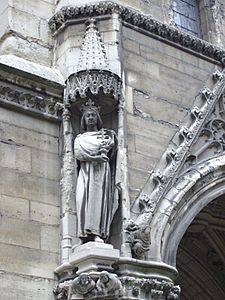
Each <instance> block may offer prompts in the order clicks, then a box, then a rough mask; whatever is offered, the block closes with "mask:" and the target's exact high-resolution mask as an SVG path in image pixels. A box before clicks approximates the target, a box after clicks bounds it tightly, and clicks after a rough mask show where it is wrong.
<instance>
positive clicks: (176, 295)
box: [166, 285, 181, 300]
mask: <svg viewBox="0 0 225 300" xmlns="http://www.w3.org/2000/svg"><path fill="white" fill-rule="evenodd" d="M180 292H181V288H180V287H179V285H175V286H173V287H171V289H170V290H169V291H168V294H167V295H166V300H179V299H180Z"/></svg>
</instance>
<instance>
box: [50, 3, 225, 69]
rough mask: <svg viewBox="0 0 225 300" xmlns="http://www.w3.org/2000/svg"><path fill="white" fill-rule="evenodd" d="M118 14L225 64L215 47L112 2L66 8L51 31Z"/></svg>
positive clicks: (147, 29) (53, 20) (128, 20)
mask: <svg viewBox="0 0 225 300" xmlns="http://www.w3.org/2000/svg"><path fill="white" fill-rule="evenodd" d="M112 13H118V14H119V15H120V17H121V19H122V20H123V21H125V22H126V23H128V24H131V25H135V26H137V27H139V28H141V29H144V30H146V31H148V32H150V33H152V34H155V35H158V36H160V37H162V38H165V39H167V40H169V41H171V42H174V43H176V44H179V45H181V46H183V47H186V48H189V49H191V50H193V51H196V52H198V53H201V54H203V55H205V56H208V57H211V58H213V59H215V60H218V61H219V62H220V63H222V64H224V62H225V52H224V51H223V50H222V49H220V48H217V47H215V46H214V45H212V44H210V43H208V42H206V41H203V40H201V39H198V38H197V37H194V36H190V35H188V34H186V33H184V32H182V31H179V30H177V29H176V28H173V27H170V26H168V25H166V24H163V23H160V22H159V21H157V20H154V19H152V18H151V17H149V16H148V15H145V14H142V13H140V12H138V11H136V10H134V9H131V8H128V7H125V6H122V5H119V4H117V3H114V2H111V1H103V2H102V1H101V2H97V3H93V4H87V5H81V6H74V7H73V6H66V7H62V8H61V10H59V11H58V12H57V13H56V14H55V15H54V16H53V17H52V18H51V19H50V21H49V26H50V29H51V31H52V32H53V33H55V32H56V31H57V30H58V29H60V27H61V26H62V25H63V24H65V23H66V22H67V21H70V20H74V19H79V18H84V17H85V18H89V17H96V16H102V15H110V14H112Z"/></svg>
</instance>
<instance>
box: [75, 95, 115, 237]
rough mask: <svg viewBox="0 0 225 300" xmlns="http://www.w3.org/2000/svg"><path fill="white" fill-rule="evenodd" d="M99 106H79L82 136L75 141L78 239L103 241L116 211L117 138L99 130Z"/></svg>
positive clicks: (108, 131)
mask: <svg viewBox="0 0 225 300" xmlns="http://www.w3.org/2000/svg"><path fill="white" fill-rule="evenodd" d="M99 109H100V108H99V107H97V106H96V105H95V103H94V102H93V101H92V100H91V99H89V100H88V102H87V103H86V104H85V105H82V108H81V112H82V118H81V133H80V134H79V135H77V137H76V138H75V141H74V155H75V158H76V159H77V160H78V169H79V170H78V178H77V188H76V207H77V220H78V237H79V238H81V239H82V240H83V242H86V241H96V242H104V241H105V240H106V239H107V238H108V237H109V231H110V225H111V222H112V219H113V216H114V214H115V211H116V209H117V206H118V205H117V201H116V197H115V196H114V191H115V154H116V147H117V137H116V133H115V132H114V131H113V130H109V129H104V128H102V120H101V117H100V114H99Z"/></svg>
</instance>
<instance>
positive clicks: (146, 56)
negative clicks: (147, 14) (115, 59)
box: [122, 26, 216, 200]
mask: <svg viewBox="0 0 225 300" xmlns="http://www.w3.org/2000/svg"><path fill="white" fill-rule="evenodd" d="M122 47H123V68H124V73H125V86H126V93H125V98H126V108H127V134H128V165H129V180H130V192H131V198H132V200H133V198H134V197H135V196H137V195H138V193H139V191H140V190H141V188H142V187H143V185H144V183H145V182H146V180H147V178H148V176H149V172H151V170H152V169H153V168H154V166H155V165H156V163H157V162H158V161H159V159H160V158H161V156H162V154H163V153H164V151H165V149H166V148H167V146H168V143H169V141H170V140H171V138H172V137H173V135H174V134H175V132H176V131H177V130H178V128H179V126H180V125H181V124H182V122H183V120H184V118H185V116H186V115H187V113H188V112H189V111H190V108H191V107H192V106H193V104H194V100H195V98H196V96H197V95H198V94H199V92H200V90H202V89H203V88H204V86H205V82H206V80H207V78H208V77H209V76H210V74H212V72H213V70H214V69H215V67H216V66H215V64H214V63H210V62H208V61H206V60H204V59H201V58H199V57H197V56H195V55H192V54H191V53H187V52H186V51H183V50H180V49H178V48H176V47H174V46H170V45H168V44H166V43H164V42H161V41H158V40H156V39H153V38H151V37H150V36H146V35H144V34H142V33H139V32H138V31H137V30H134V29H132V28H128V27H126V26H124V27H123V36H122Z"/></svg>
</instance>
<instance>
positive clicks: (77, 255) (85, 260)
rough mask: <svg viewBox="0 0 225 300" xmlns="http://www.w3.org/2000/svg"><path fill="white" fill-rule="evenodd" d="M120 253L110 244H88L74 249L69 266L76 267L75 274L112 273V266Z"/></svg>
mask: <svg viewBox="0 0 225 300" xmlns="http://www.w3.org/2000/svg"><path fill="white" fill-rule="evenodd" d="M119 256H120V252H119V250H117V249H114V248H113V246H112V245H110V244H104V243H98V242H88V243H86V244H83V245H80V246H78V247H76V248H75V249H74V252H73V253H72V254H71V255H70V259H69V263H70V265H72V266H74V267H77V268H78V271H77V274H78V275H79V274H81V273H92V274H94V273H96V274H98V273H99V272H100V271H103V270H106V271H113V268H112V264H113V263H115V262H116V261H118V260H119Z"/></svg>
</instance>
